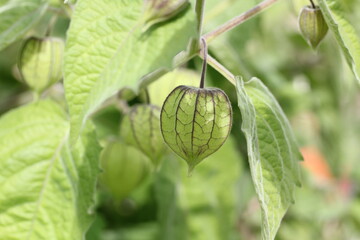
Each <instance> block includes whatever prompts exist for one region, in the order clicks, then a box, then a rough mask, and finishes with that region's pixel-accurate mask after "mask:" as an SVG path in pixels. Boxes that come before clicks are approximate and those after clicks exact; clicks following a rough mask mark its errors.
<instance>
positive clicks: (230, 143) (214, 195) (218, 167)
mask: <svg viewBox="0 0 360 240" xmlns="http://www.w3.org/2000/svg"><path fill="white" fill-rule="evenodd" d="M234 140H235V139H234V138H232V137H231V136H229V139H228V140H227V141H226V142H225V143H224V145H223V146H222V148H220V149H219V151H217V152H216V153H214V154H213V155H211V156H209V157H208V159H207V160H206V162H204V163H203V164H200V166H199V167H198V168H197V170H196V172H195V173H194V174H193V175H192V176H191V177H187V174H186V169H185V168H184V167H183V168H182V170H183V171H182V184H181V192H182V194H181V195H180V196H179V198H180V206H181V208H182V209H184V210H186V216H187V225H188V228H189V238H188V239H196V240H218V239H233V238H231V236H232V235H238V233H237V232H236V223H237V220H236V219H237V217H238V215H237V211H234V209H237V203H238V202H239V196H237V193H238V192H239V189H238V187H239V180H240V177H241V162H242V160H243V159H242V158H241V155H240V152H239V151H237V149H236V147H235V146H236V145H235V141H234ZM224 186H226V187H225V188H224ZM236 239H237V238H236Z"/></svg>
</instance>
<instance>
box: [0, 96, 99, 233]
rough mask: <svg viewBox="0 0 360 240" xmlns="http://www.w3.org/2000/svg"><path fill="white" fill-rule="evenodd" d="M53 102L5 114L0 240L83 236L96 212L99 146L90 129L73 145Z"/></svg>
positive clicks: (0, 132) (0, 124)
mask: <svg viewBox="0 0 360 240" xmlns="http://www.w3.org/2000/svg"><path fill="white" fill-rule="evenodd" d="M68 133H69V124H68V122H67V120H66V115H65V113H64V111H63V110H62V109H61V108H60V107H59V106H58V105H57V104H56V103H54V102H52V101H40V102H36V103H33V104H30V105H27V106H24V107H21V108H19V109H16V110H14V111H11V112H9V113H7V114H5V115H4V116H3V117H2V118H1V119H0V154H1V155H0V172H1V174H0V239H14V240H15V239H19V240H22V239H29V240H30V239H34V240H35V239H36V240H38V239H74V240H78V239H82V238H83V235H84V233H85V231H86V230H87V229H88V227H89V224H90V222H91V221H92V217H91V216H90V215H89V214H90V213H91V209H90V207H91V206H92V205H93V203H94V199H93V196H94V190H95V180H96V176H97V174H98V169H99V167H98V159H97V157H98V154H99V147H98V145H97V143H96V138H95V135H94V133H93V131H92V129H91V128H86V130H85V131H84V134H83V135H82V137H81V138H80V140H79V141H78V143H77V144H76V146H72V148H71V149H70V145H69V143H68Z"/></svg>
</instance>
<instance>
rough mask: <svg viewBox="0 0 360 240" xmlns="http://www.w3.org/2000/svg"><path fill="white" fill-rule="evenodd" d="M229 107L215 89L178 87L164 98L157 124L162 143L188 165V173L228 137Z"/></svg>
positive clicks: (226, 100)
mask: <svg viewBox="0 0 360 240" xmlns="http://www.w3.org/2000/svg"><path fill="white" fill-rule="evenodd" d="M231 125H232V109H231V104H230V101H229V99H228V97H227V95H226V94H225V93H224V92H223V91H222V90H221V89H218V88H197V87H188V86H179V87H177V88H175V89H174V90H173V91H172V92H171V93H170V95H169V96H168V97H167V98H166V100H165V102H164V105H163V107H162V109H161V116H160V126H161V132H162V135H163V137H164V140H165V142H166V143H167V144H168V145H169V147H170V148H171V149H172V150H173V151H174V152H175V153H176V154H178V155H179V156H180V157H182V158H183V159H185V161H186V162H187V163H188V166H189V173H191V171H192V170H193V168H194V167H195V166H196V165H197V164H198V163H200V162H201V161H202V160H203V159H204V158H206V157H207V156H209V155H211V154H212V153H214V152H216V151H217V150H218V149H219V148H220V147H221V146H222V145H223V143H224V142H225V140H226V139H227V137H228V135H229V133H230V130H231Z"/></svg>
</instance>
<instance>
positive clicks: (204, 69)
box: [200, 38, 208, 88]
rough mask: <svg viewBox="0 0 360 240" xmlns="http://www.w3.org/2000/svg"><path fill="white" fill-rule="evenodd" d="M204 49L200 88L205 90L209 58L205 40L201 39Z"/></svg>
mask: <svg viewBox="0 0 360 240" xmlns="http://www.w3.org/2000/svg"><path fill="white" fill-rule="evenodd" d="M201 42H202V45H203V48H202V53H203V54H202V55H203V59H204V61H203V66H202V72H201V80H200V88H204V85H205V77H206V67H207V56H208V48H207V45H206V41H205V39H203V38H202V39H201Z"/></svg>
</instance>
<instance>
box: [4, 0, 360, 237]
mask: <svg viewBox="0 0 360 240" xmlns="http://www.w3.org/2000/svg"><path fill="white" fill-rule="evenodd" d="M276 2H286V1H280V0H264V1H262V2H260V3H258V4H257V5H255V4H256V1H248V2H246V3H244V1H235V0H224V1H221V2H220V1H215V0H208V1H205V0H196V1H195V0H191V1H182V0H178V1H176V0H171V1H165V0H163V1H160V0H146V1H143V0H119V1H113V0H78V1H66V3H63V2H61V1H56V0H11V1H7V0H0V19H1V21H0V50H1V51H3V53H4V54H2V56H3V57H0V76H1V79H0V83H1V84H2V83H3V82H5V84H4V86H5V87H1V86H0V91H1V92H0V97H1V102H4V104H0V111H1V113H2V116H1V118H0V169H1V170H0V239H6V240H7V239H59V240H63V239H64V240H65V239H66V240H68V239H74V240H78V239H85V238H86V239H105V240H109V239H125V240H132V239H144V237H146V239H164V240H169V239H174V240H177V239H179V240H183V239H196V240H198V239H199V240H201V239H207V240H208V239H214V240H217V239H253V238H260V235H261V238H262V239H264V240H272V239H275V236H278V237H279V238H280V239H292V238H291V237H293V236H295V235H296V234H290V235H289V234H288V233H287V231H290V232H291V233H293V231H295V230H294V229H297V228H298V229H300V230H299V232H301V231H302V230H301V229H302V227H303V226H304V224H305V223H304V222H303V221H304V219H305V220H307V219H311V218H312V212H314V211H316V210H317V209H316V207H314V209H310V210H308V212H307V211H305V210H304V211H303V212H302V211H301V210H299V209H305V208H302V206H303V205H302V203H303V201H302V200H303V199H304V198H307V196H311V197H313V198H311V199H315V198H316V199H318V198H321V197H319V196H318V195H317V192H316V191H313V190H314V189H310V190H309V189H308V188H307V187H308V185H309V184H308V182H307V181H303V183H304V184H303V185H305V187H304V189H305V190H302V189H300V190H298V188H297V186H300V185H301V181H300V171H301V168H300V166H301V165H300V160H301V159H302V156H301V153H300V151H299V147H298V144H297V142H301V144H302V143H303V142H305V143H309V142H311V140H308V138H311V137H308V135H306V134H307V132H306V131H298V129H297V128H296V127H297V126H298V125H296V122H294V121H291V124H290V122H289V120H288V116H292V115H295V113H298V112H300V110H299V109H305V108H306V107H308V109H311V108H313V109H316V111H318V112H317V113H318V115H319V117H318V118H316V119H319V122H321V123H323V125H322V126H324V129H321V131H322V132H321V133H318V132H317V131H318V129H317V128H316V124H313V122H311V117H309V119H310V120H309V122H311V124H309V125H311V131H310V132H311V133H310V134H309V135H311V134H314V135H315V136H316V137H317V138H321V139H322V138H324V139H325V140H326V141H324V142H325V143H324V146H327V147H329V148H333V149H332V150H331V151H334V152H335V151H337V152H335V153H337V154H338V153H340V154H341V153H343V152H348V151H346V150H344V149H346V148H345V146H346V147H347V146H348V145H349V144H344V143H343V142H340V140H339V139H342V140H343V141H344V142H346V143H347V141H350V140H348V139H352V138H353V139H357V136H355V137H354V136H352V135H351V134H350V133H351V132H356V131H354V130H353V129H351V128H349V126H355V125H356V124H353V122H351V121H350V120H348V119H347V118H345V117H343V118H342V117H340V116H345V115H346V114H349V113H347V112H342V111H345V109H347V108H343V106H352V105H351V103H355V102H356V101H355V100H354V99H355V98H356V97H355V96H356V94H357V93H356V91H355V90H354V89H356V88H355V87H348V86H352V85H351V84H352V81H346V82H345V81H344V83H343V82H341V83H339V82H336V81H335V80H334V79H335V78H336V79H343V78H345V79H351V80H352V78H355V79H357V80H358V81H360V37H359V34H358V32H359V31H360V29H358V28H357V26H356V25H355V24H352V22H353V20H352V16H350V15H349V16H348V15H347V12H346V10H343V9H344V8H345V9H346V5H345V3H343V2H342V1H341V0H318V1H317V5H318V6H315V3H314V2H313V1H310V4H311V5H312V9H315V10H316V18H312V15H311V16H310V15H309V14H312V12H311V13H308V11H312V10H309V9H308V8H305V10H303V13H302V14H301V16H300V28H301V31H302V33H303V34H304V37H305V39H306V40H307V41H309V42H310V45H311V46H312V47H314V48H316V47H317V45H318V44H319V43H320V41H321V39H322V38H323V37H324V36H325V34H326V32H327V27H328V28H329V32H331V34H332V36H334V37H335V38H334V41H332V40H330V37H328V38H329V40H327V39H326V40H325V41H323V43H322V44H323V45H320V47H319V48H317V49H318V52H319V53H318V54H319V56H326V57H324V58H320V57H317V56H315V55H314V54H313V52H311V53H309V52H308V49H307V48H306V47H304V46H303V43H304V41H303V40H302V39H301V40H299V39H298V36H300V35H299V30H298V29H297V30H296V31H297V32H296V33H292V35H291V34H289V35H286V34H287V33H286V27H285V25H283V26H282V27H278V25H277V24H279V22H280V21H282V22H286V21H284V20H283V19H281V20H275V19H278V18H277V17H276V16H277V15H276V14H272V15H267V14H268V12H269V11H267V12H265V11H264V10H265V9H267V8H268V7H270V6H273V4H275V3H276ZM344 2H345V1H344ZM205 3H206V4H207V6H208V7H209V8H208V9H207V10H206V11H205V7H206V6H205ZM297 3H299V1H297V2H296V4H297ZM284 4H286V3H284ZM308 4H309V3H307V1H305V0H304V1H302V2H301V5H302V6H301V7H303V6H305V5H308ZM346 4H348V6H352V7H358V8H359V9H360V7H359V3H358V2H356V1H352V0H347V1H346ZM342 5H344V6H342ZM282 7H283V9H286V10H288V12H289V14H290V13H291V8H290V7H289V5H282ZM293 7H294V8H296V6H295V5H294V6H293ZM248 8H250V10H247V11H244V10H246V9H248ZM283 9H282V10H283ZM349 9H351V7H349ZM240 10H241V11H244V13H242V14H240V15H239V11H240ZM297 10H298V9H297ZM304 11H306V12H305V13H304ZM260 13H262V14H260ZM227 14H228V15H227ZM256 15H258V18H256V19H252V20H249V19H250V18H252V17H253V16H256ZM296 15H298V12H297V13H296ZM269 16H270V17H269ZM231 17H233V18H231ZM281 17H282V18H284V16H282V15H281ZM287 17H288V16H287ZM296 17H297V16H296ZM355 17H356V15H355ZM228 19H230V20H229V21H226V20H228ZM260 19H261V20H260ZM295 19H296V18H295ZM248 20H249V21H248ZM276 21H277V22H276ZM309 21H312V22H311V23H309ZM314 21H315V23H314ZM316 21H320V22H316ZM243 23H245V24H243ZM313 23H314V25H313ZM284 24H285V23H284ZM219 25H220V26H219ZM319 26H321V27H320V28H319ZM235 27H238V28H236V29H234V28H235ZM230 30H232V31H230ZM314 31H316V34H315V35H312V34H313V33H314ZM203 32H207V33H205V34H203ZM232 33H233V34H232ZM65 34H66V41H65V50H64V49H63V45H62V42H61V41H58V40H56V41H54V39H56V38H55V37H57V38H64V37H65ZM290 35H291V36H290ZM329 35H330V34H329ZM284 36H286V37H284ZM248 39H252V42H248ZM279 39H282V40H281V42H280V40H279ZM284 39H285V40H284ZM21 40H24V43H22V44H19V42H20V41H21ZM267 41H268V42H267ZM278 42H280V43H279V44H280V47H279V46H278V45H277V44H278ZM22 46H23V47H22ZM334 46H339V49H340V50H341V51H342V54H343V55H344V56H345V61H346V62H347V64H348V65H349V66H350V69H351V71H352V73H353V75H351V74H349V73H348V72H347V70H346V68H344V69H345V70H343V71H340V70H339V71H336V70H335V69H336V68H335V67H333V66H338V62H339V59H340V57H339V56H340V55H336V54H334V52H333V49H335V48H334ZM329 49H330V50H329ZM18 50H19V51H21V54H19V56H20V57H19V59H18V61H19V62H18V64H15V63H13V62H11V61H12V59H15V58H11V57H8V56H16V54H14V52H16V51H18ZM63 51H64V53H63ZM328 52H331V54H328ZM292 53H294V55H296V56H299V59H300V60H299V62H300V63H299V64H298V65H296V64H294V63H291V62H292V61H293V62H294V61H295V60H294V59H291V57H292ZM63 54H64V56H63ZM4 56H5V57H4ZM289 56H290V57H289ZM303 56H305V57H303ZM197 57H199V58H201V59H203V61H202V70H201V73H202V74H201V75H200V74H199V72H200V69H199V68H200V67H199V66H200V65H201V63H200V62H199V61H200V60H199V58H197ZM61 61H63V65H61V63H60V62H61ZM301 61H303V62H301ZM9 62H10V63H9ZM318 62H321V63H322V64H323V65H316V64H318ZM13 65H18V68H13ZM207 65H210V66H211V67H212V69H209V71H208V74H207V77H206V76H205V73H206V66H207ZM311 66H320V67H319V69H316V68H315V67H313V68H311ZM61 67H62V68H63V69H62V71H63V74H59V73H60V68H61ZM321 67H323V69H321ZM294 69H295V70H294ZM309 69H310V70H309ZM324 69H325V70H326V71H325V70H324ZM252 75H256V76H258V77H259V78H256V77H251V78H250V76H252ZM322 75H325V76H322ZM344 75H345V76H346V77H343V76H344ZM319 76H320V77H319ZM15 78H17V79H19V80H21V79H22V80H24V81H25V82H26V83H27V85H28V86H29V87H30V90H27V89H25V88H23V87H22V86H21V85H20V84H17V83H15V81H12V80H14V79H15ZM61 78H63V79H64V80H63V82H58V81H59V80H60V79H61ZM260 78H261V79H263V81H262V80H260ZM287 78H291V79H293V82H291V83H290V80H289V81H288V80H287ZM324 78H329V79H331V81H330V80H329V82H326V83H323V82H321V81H320V80H319V81H315V80H314V79H324ZM3 79H10V80H11V81H10V80H9V81H4V80H3ZM244 79H245V80H244ZM304 79H306V80H304ZM205 82H206V85H207V86H211V88H210V87H209V88H208V87H205ZM309 82H310V83H311V84H308V83H309ZM199 83H200V88H198V87H197V86H199ZM180 85H181V86H180ZM184 85H185V86H184ZM293 85H294V86H298V89H295V90H294V88H293ZM309 86H310V87H309ZM319 86H321V87H319ZM212 87H214V88H212ZM346 87H347V89H346V90H347V91H345V90H344V88H346ZM308 88H311V91H308V90H307V89H308ZM301 89H302V90H303V91H304V92H303V93H300V92H299V91H300V90H301ZM324 89H325V90H324ZM62 90H64V91H62ZM29 92H34V93H36V94H33V96H34V97H33V98H32V97H31V95H30V94H28V93H29ZM309 92H311V93H309ZM302 94H304V95H306V96H311V97H312V98H311V99H310V100H308V98H306V97H304V96H303V95H302ZM312 94H313V95H312ZM184 96H185V97H184ZM183 97H184V98H183ZM350 97H352V99H350ZM344 99H345V100H346V101H345V100H344ZM182 100H184V101H182ZM309 102H314V105H311V104H310V103H309ZM324 102H325V103H329V102H330V103H331V104H329V105H326V104H324ZM330 105H331V106H332V108H330V107H326V106H330ZM309 106H311V107H309ZM334 106H335V107H334ZM161 107H162V114H161V116H160V109H161ZM352 107H354V106H352ZM354 108H355V107H354ZM179 109H180V110H179ZM179 111H181V112H179ZM324 111H327V112H326V113H324ZM349 112H351V111H350V110H349ZM285 113H286V114H285ZM339 113H341V114H339ZM309 115H311V114H309ZM306 116H307V115H306ZM311 116H312V115H311ZM327 116H331V118H330V119H335V120H334V121H327V120H328V119H329V118H327ZM199 119H200V120H199ZM291 119H292V118H291ZM178 122H180V123H179V124H178ZM349 122H351V124H350V123H349ZM340 124H342V125H343V129H348V130H347V131H348V133H349V135H341V134H342V132H340V131H339V130H338V126H339V125H340ZM179 126H180V127H179ZM231 126H232V128H231ZM355 128H356V127H354V129H355ZM293 129H295V131H293ZM299 132H300V133H299ZM344 132H345V130H344ZM294 133H295V134H294ZM311 136H313V135H311ZM347 136H352V138H351V137H347ZM304 139H305V140H304ZM179 141H180V142H181V143H180V142H179ZM332 141H339V142H332ZM166 144H167V145H166ZM222 145H223V146H222ZM343 145H344V146H343ZM168 146H170V148H171V149H172V150H173V151H174V152H175V153H177V154H178V155H179V156H180V157H182V158H184V159H185V160H186V161H187V163H188V164H189V171H192V169H193V168H194V166H195V165H198V164H199V163H200V162H201V164H199V166H198V167H197V168H196V169H195V170H194V171H193V174H192V176H191V177H187V171H186V168H185V166H184V163H183V161H180V160H179V159H178V157H177V155H175V154H174V153H173V152H172V151H169V149H168ZM204 146H205V147H204ZM334 146H337V147H339V148H340V147H343V148H342V149H337V150H335V147H334ZM304 155H305V154H304ZM330 155H331V154H330ZM348 155H349V156H347V157H344V158H347V159H354V158H355V157H354V156H356V154H354V156H350V155H351V154H348ZM306 156H308V155H306ZM341 156H342V155H341ZM100 158H101V159H102V161H101V164H100ZM204 158H209V159H208V160H206V161H202V160H203V159H204ZM318 158H319V157H318ZM320 159H321V157H320ZM320 162H324V161H320ZM119 163H121V164H119ZM336 164H339V166H336ZM304 166H308V165H304ZM325 166H326V165H325ZM340 166H341V167H340ZM352 166H354V163H353V162H350V160H349V162H346V163H343V164H340V163H337V162H335V163H334V166H333V167H332V169H342V167H344V169H346V171H345V170H344V172H339V174H338V178H337V180H338V179H342V177H344V179H345V180H348V178H347V176H348V175H351V174H350V173H352V171H351V169H352ZM325 171H326V172H327V173H326V174H325V175H326V181H328V182H331V180H329V179H332V178H333V175H332V174H330V173H328V172H329V171H330V170H327V168H326V169H325ZM319 172H321V171H319ZM353 174H354V175H355V177H354V179H357V176H358V175H356V174H357V173H356V172H354V173H353ZM117 175H119V176H117ZM334 175H335V174H334ZM359 175H360V174H359ZM145 176H147V177H145ZM250 176H251V177H250ZM98 178H100V180H101V184H97V179H98ZM334 178H335V177H334ZM306 179H307V178H306ZM117 181H118V182H117ZM337 183H338V182H336V184H337ZM339 185H340V184H339ZM252 186H254V189H252ZM341 186H342V185H341ZM336 187H338V185H336ZM239 191H240V192H241V194H239ZM344 191H345V190H344ZM302 192H304V195H302ZM295 193H297V195H296V196H297V198H299V199H301V201H300V204H299V205H297V204H296V201H295V200H296V199H297V198H296V199H295V197H294V196H295ZM328 194H329V195H330V194H331V192H330V193H328ZM347 194H348V195H346V196H347V197H348V196H350V195H351V194H350V193H347ZM324 195H326V194H324ZM354 195H355V194H354ZM253 196H256V197H257V201H254V200H253ZM304 196H306V197H304ZM326 199H328V198H326V197H324V198H322V199H321V200H319V201H318V200H316V202H317V203H319V202H321V201H326ZM95 200H96V201H95ZM114 201H115V202H117V204H112V203H113V202H114ZM294 202H295V205H293V203H294ZM119 203H120V204H119ZM257 203H258V205H257ZM352 203H353V205H351V207H349V208H350V209H352V210H351V211H354V212H356V211H359V210H358V209H359V206H360V204H359V202H358V201H357V200H356V198H355V197H354V199H353V202H352ZM309 205H311V204H309ZM325 205H326V204H325ZM334 205H335V204H334ZM253 206H255V207H253ZM290 206H293V208H294V210H291V211H290V212H289V214H288V215H286V217H288V219H285V221H284V222H285V224H284V228H282V229H281V228H280V225H281V222H282V220H283V218H284V216H285V214H286V213H287V211H288V209H289V207H290ZM297 206H300V207H298V208H297ZM314 206H315V205H314ZM253 209H259V211H256V210H255V212H254V210H253ZM318 209H320V207H318ZM334 209H335V207H334ZM115 210H116V211H115ZM351 211H349V212H346V211H345V210H343V211H341V210H339V211H338V212H341V213H343V214H340V213H339V214H338V215H336V216H337V217H338V218H339V219H342V218H344V219H345V220H344V222H346V224H344V226H347V228H346V229H345V230H344V231H343V232H346V231H348V232H356V229H357V226H358V222H360V221H359V218H358V216H357V215H356V214H350V213H351ZM249 212H250V214H249ZM260 212H261V213H260ZM95 213H97V215H96V214H95ZM346 214H348V215H346ZM260 215H261V220H259V218H258V216H260ZM294 215H296V217H294ZM321 216H322V215H321ZM319 218H320V217H319ZM94 219H96V220H95V221H94ZM299 219H300V220H299ZM321 219H330V220H329V222H330V221H331V220H332V218H331V217H328V218H326V217H322V218H321ZM319 221H320V220H319ZM299 222H300V223H299ZM105 225H106V227H105ZM293 225H296V227H293ZM339 225H341V224H339ZM314 226H316V224H314ZM258 228H259V229H260V228H261V231H258ZM279 228H280V232H279V234H278V235H277V233H278V230H279ZM289 229H291V230H289ZM306 229H310V227H307V228H306ZM349 229H350V230H349ZM260 232H261V233H260ZM304 232H306V233H307V231H304ZM317 234H318V233H317ZM319 235H320V236H319ZM319 235H316V234H314V233H313V232H311V231H309V234H308V235H306V236H305V237H304V236H301V237H300V235H299V239H311V237H314V236H316V238H317V239H320V238H321V237H323V235H321V234H319ZM330 235H331V234H330ZM350 235H351V234H350ZM359 235H360V233H359ZM289 236H291V237H290V238H289ZM309 236H311V237H309ZM324 239H331V238H330V237H327V235H326V236H325V237H324ZM340 239H341V238H340ZM344 239H345V238H344Z"/></svg>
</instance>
